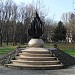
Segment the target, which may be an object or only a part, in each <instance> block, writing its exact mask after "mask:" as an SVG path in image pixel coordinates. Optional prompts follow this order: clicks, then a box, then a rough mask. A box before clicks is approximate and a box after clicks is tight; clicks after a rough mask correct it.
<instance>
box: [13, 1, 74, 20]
mask: <svg viewBox="0 0 75 75" xmlns="http://www.w3.org/2000/svg"><path fill="white" fill-rule="evenodd" d="M13 1H15V2H16V3H17V4H20V3H25V4H32V3H35V4H36V3H37V1H38V0H13ZM40 4H41V5H42V8H44V9H43V11H45V13H46V14H47V15H46V16H47V17H49V18H52V19H54V20H55V21H60V20H61V15H62V14H63V13H66V12H73V11H74V8H73V0H41V3H40Z"/></svg>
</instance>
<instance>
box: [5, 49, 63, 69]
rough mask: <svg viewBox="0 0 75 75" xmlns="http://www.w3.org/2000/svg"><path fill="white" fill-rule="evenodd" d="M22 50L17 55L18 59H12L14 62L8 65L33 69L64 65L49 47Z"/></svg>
mask: <svg viewBox="0 0 75 75" xmlns="http://www.w3.org/2000/svg"><path fill="white" fill-rule="evenodd" d="M21 52H22V53H19V56H16V60H11V62H12V63H10V64H6V66H8V67H17V68H31V69H32V68H34V69H40V68H41V69H47V68H61V67H62V66H63V65H62V63H61V62H60V60H58V58H57V57H55V56H54V55H53V54H52V53H51V52H50V51H49V50H48V49H44V48H27V49H26V50H22V51H21Z"/></svg>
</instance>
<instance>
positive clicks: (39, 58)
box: [16, 56, 57, 61]
mask: <svg viewBox="0 0 75 75" xmlns="http://www.w3.org/2000/svg"><path fill="white" fill-rule="evenodd" d="M16 59H21V60H25V61H28V60H29V61H31V60H32V61H54V60H56V59H57V58H56V57H25V56H24V57H23V56H22V57H21V56H18V57H16Z"/></svg>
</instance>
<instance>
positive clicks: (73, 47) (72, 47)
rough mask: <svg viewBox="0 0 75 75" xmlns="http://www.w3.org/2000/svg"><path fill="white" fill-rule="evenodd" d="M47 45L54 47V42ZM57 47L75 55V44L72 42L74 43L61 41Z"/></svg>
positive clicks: (46, 45)
mask: <svg viewBox="0 0 75 75" xmlns="http://www.w3.org/2000/svg"><path fill="white" fill-rule="evenodd" d="M45 47H48V48H49V47H53V44H45ZM57 47H58V48H59V49H60V50H63V51H64V52H66V53H68V54H70V55H72V56H75V44H72V43H60V44H57Z"/></svg>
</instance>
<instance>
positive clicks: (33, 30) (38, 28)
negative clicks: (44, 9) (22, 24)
mask: <svg viewBox="0 0 75 75" xmlns="http://www.w3.org/2000/svg"><path fill="white" fill-rule="evenodd" d="M43 32H44V26H43V24H42V21H41V20H40V17H39V15H38V13H37V12H36V17H34V20H32V22H31V25H30V26H29V29H28V33H29V35H30V36H31V37H32V38H40V36H42V34H43Z"/></svg>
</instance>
